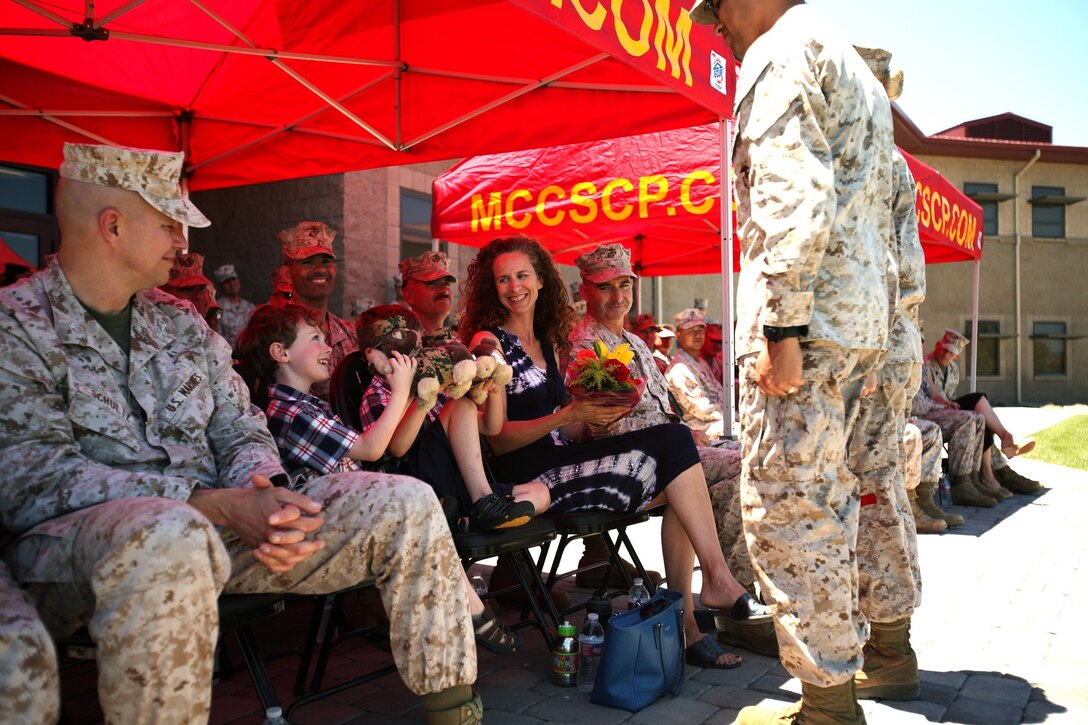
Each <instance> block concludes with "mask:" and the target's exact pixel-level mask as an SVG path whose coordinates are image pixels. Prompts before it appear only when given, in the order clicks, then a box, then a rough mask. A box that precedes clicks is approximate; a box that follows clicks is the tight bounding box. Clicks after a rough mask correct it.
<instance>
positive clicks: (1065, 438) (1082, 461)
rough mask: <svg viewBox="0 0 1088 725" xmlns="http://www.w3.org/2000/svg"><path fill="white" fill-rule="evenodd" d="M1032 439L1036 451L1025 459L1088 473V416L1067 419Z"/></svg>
mask: <svg viewBox="0 0 1088 725" xmlns="http://www.w3.org/2000/svg"><path fill="white" fill-rule="evenodd" d="M1031 437H1032V438H1034V439H1035V441H1036V446H1035V450H1033V451H1032V452H1031V453H1028V454H1027V455H1025V456H1024V457H1025V458H1030V459H1032V460H1035V461H1045V462H1046V463H1055V464H1057V465H1059V466H1066V467H1067V468H1076V469H1079V470H1081V471H1088V415H1074V416H1072V417H1071V418H1066V419H1065V420H1063V421H1062V422H1061V423H1058V424H1056V425H1052V426H1050V427H1049V428H1045V429H1043V430H1041V431H1039V432H1038V433H1036V434H1035V435H1033V436H1031Z"/></svg>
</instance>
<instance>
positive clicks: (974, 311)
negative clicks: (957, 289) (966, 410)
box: [971, 232, 982, 393]
mask: <svg viewBox="0 0 1088 725" xmlns="http://www.w3.org/2000/svg"><path fill="white" fill-rule="evenodd" d="M978 242H979V245H981V243H982V232H979V235H978ZM981 268H982V257H978V258H976V259H975V270H974V280H973V283H972V287H971V392H972V393H973V392H975V390H976V384H975V382H976V378H977V377H978V281H979V273H980V270H981Z"/></svg>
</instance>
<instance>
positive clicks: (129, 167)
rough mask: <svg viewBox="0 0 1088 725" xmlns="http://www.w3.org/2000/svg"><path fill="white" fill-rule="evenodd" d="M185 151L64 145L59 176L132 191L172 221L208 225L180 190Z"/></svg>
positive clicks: (78, 144)
mask: <svg viewBox="0 0 1088 725" xmlns="http://www.w3.org/2000/svg"><path fill="white" fill-rule="evenodd" d="M184 165H185V154H183V153H181V152H180V151H179V152H176V153H169V152H166V151H149V150H146V149H134V148H126V147H116V146H97V145H93V144H82V143H66V144H64V161H63V162H62V163H61V165H60V177H61V178H62V179H72V180H73V181H81V182H83V183H86V184H95V185H96V186H108V187H110V188H112V189H124V190H126V191H134V192H136V193H137V194H139V195H140V196H141V197H143V200H144V201H146V202H147V203H148V204H150V205H151V206H153V207H155V208H156V209H158V210H159V211H160V212H162V213H163V214H165V215H166V216H168V217H170V218H171V219H173V220H174V221H179V222H181V223H182V224H188V225H189V226H191V227H206V226H210V225H211V222H210V221H208V218H207V217H206V216H204V215H203V214H201V213H200V210H199V209H197V208H196V206H195V205H194V204H193V202H191V201H189V197H187V196H186V195H185V194H184V192H182V190H181V171H182V167H183V166H184Z"/></svg>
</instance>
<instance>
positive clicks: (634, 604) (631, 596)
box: [627, 577, 650, 612]
mask: <svg viewBox="0 0 1088 725" xmlns="http://www.w3.org/2000/svg"><path fill="white" fill-rule="evenodd" d="M648 601H650V590H649V589H647V588H646V586H645V585H644V584H643V583H642V578H641V577H635V579H634V584H632V585H631V591H629V592H627V611H628V612H630V611H631V610H632V609H638V608H639V607H641V606H642V605H643V604H645V603H646V602H648Z"/></svg>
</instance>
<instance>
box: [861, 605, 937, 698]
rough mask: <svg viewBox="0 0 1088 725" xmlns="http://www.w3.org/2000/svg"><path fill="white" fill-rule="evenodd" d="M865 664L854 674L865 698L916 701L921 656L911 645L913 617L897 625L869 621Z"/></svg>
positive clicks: (897, 622) (900, 621) (902, 620)
mask: <svg viewBox="0 0 1088 725" xmlns="http://www.w3.org/2000/svg"><path fill="white" fill-rule="evenodd" d="M869 626H870V628H871V631H870V634H869V641H868V642H866V643H865V648H864V650H863V654H864V657H865V665H864V666H863V667H862V668H861V670H860V671H858V673H857V674H856V675H854V685H855V686H856V687H857V695H858V697H859V698H861V699H869V700H871V699H874V698H879V699H881V700H913V699H914V698H916V697H918V693H919V692H921V684H920V683H919V682H918V656H917V655H916V654H914V650H913V649H912V648H911V646H910V617H907V618H905V619H897V620H895V621H894V622H884V623H881V622H873V621H870V622H869Z"/></svg>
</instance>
